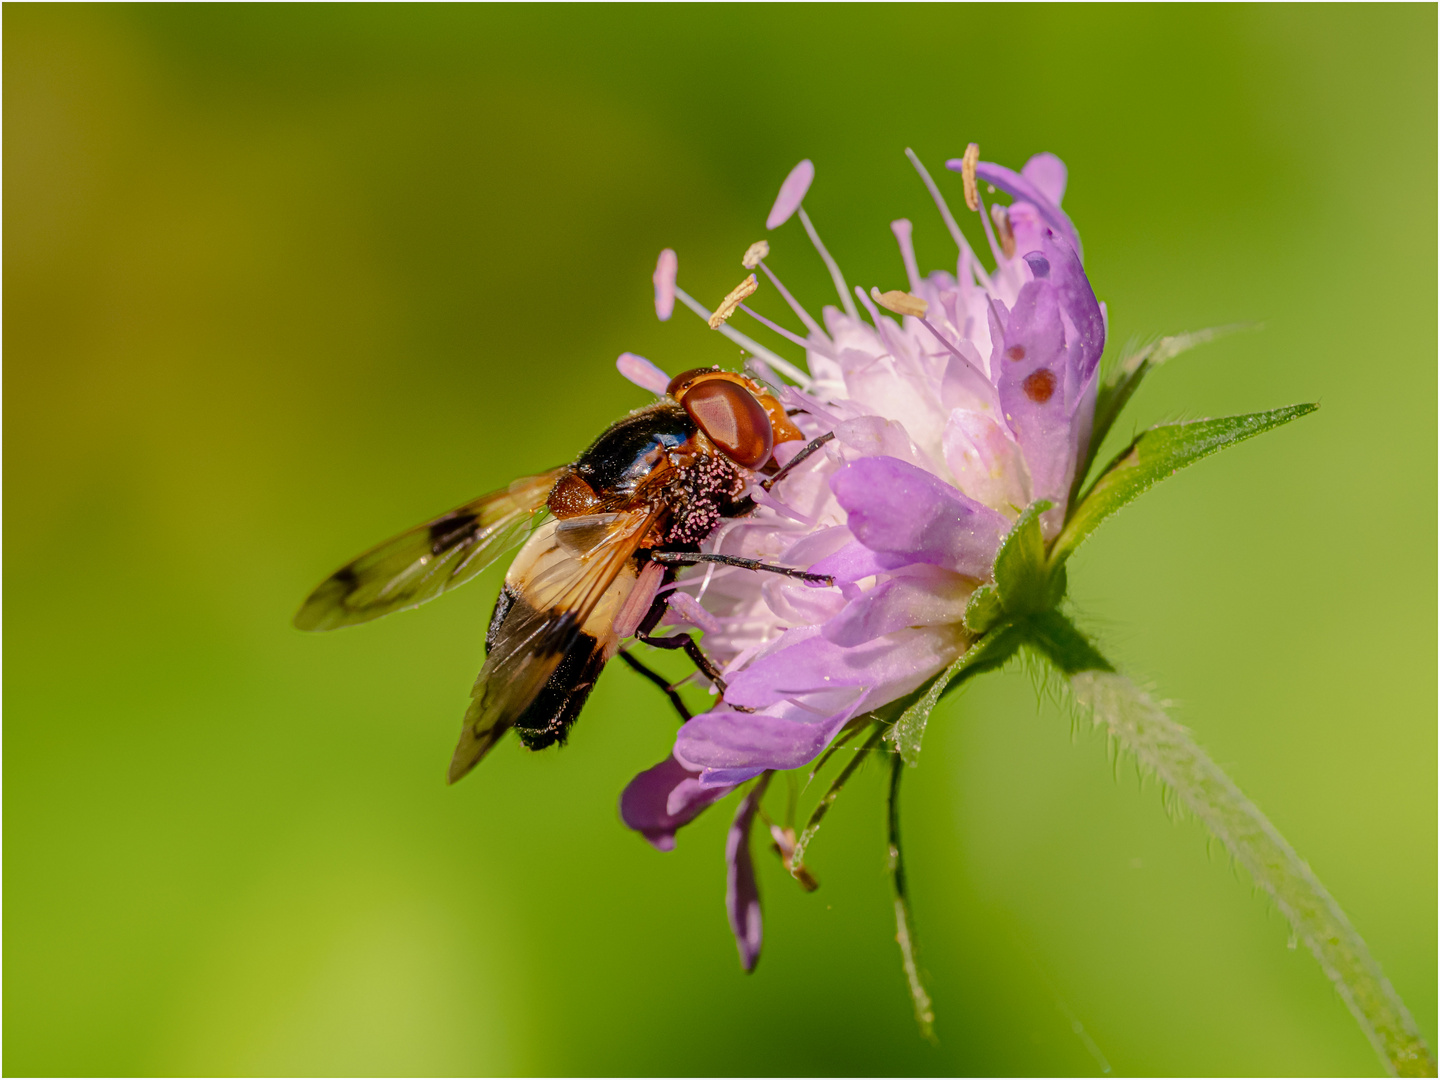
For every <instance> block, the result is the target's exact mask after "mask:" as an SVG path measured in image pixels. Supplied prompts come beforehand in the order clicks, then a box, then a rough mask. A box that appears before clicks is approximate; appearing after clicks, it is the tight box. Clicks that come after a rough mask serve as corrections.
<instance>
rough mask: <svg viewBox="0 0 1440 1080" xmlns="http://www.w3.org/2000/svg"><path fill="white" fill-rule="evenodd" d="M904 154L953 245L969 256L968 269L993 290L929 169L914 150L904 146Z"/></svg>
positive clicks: (980, 281) (988, 288)
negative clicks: (932, 201)
mask: <svg viewBox="0 0 1440 1080" xmlns="http://www.w3.org/2000/svg"><path fill="white" fill-rule="evenodd" d="M905 156H906V157H908V158H909V159H910V164H911V165H913V166H915V171H916V172H918V173H919V174H920V179H921V180H923V181H924V182H925V187H926V188H927V189H928V190H929V192H930V198H932V199H934V200H935V206H936V208H937V209H939V211H940V216H941V217H942V218H943V219H944V220H945V227H946V228H947V229H949V230H950V236H951V239H953V240H954V241H955V246H956V247H958V248H959V249H960V253H961V254H962V255H966V256H969V259H970V269H971V271H972V272H973V273H974V275H975V279H976V280H977V281H978V282H979V283H980V285H981V287H982V288H984V289H985V291H986V292H993V291H994V288H995V286H994V285H993V284H992V283H991V281H990V275H989V274H988V273H986V272H985V267H984V266H983V265H982V264H981V262H980V260H979V259H977V258H976V257H975V252H974V250H973V249H972V248H971V247H970V241H968V240H966V239H965V234H964V233H962V232H961V231H960V225H959V223H958V222H956V220H955V215H954V214H952V213H950V207H949V205H947V204H946V202H945V196H943V195H941V194H940V188H939V187H937V186H936V184H935V180H934V179H933V178H932V177H931V175H930V172H929V170H928V169H926V168H925V166H924V165H922V164H921V163H920V159H919V158H918V157H916V156H915V151H914V150H911V149H910V148H909V147H908V146H907V147H906V148H905Z"/></svg>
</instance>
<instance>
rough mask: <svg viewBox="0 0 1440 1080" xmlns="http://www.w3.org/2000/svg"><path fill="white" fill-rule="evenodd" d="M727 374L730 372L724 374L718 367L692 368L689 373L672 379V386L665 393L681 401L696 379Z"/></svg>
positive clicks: (685, 372)
mask: <svg viewBox="0 0 1440 1080" xmlns="http://www.w3.org/2000/svg"><path fill="white" fill-rule="evenodd" d="M725 374H729V372H722V371H721V370H720V369H719V368H718V367H694V368H691V369H690V370H689V371H682V372H681V373H680V374H679V375H676V376H675V377H674V378H673V379H671V380H670V385H669V386H667V387H666V388H665V392H666V393H667V394H669V395H670V396H671V397H673V398H674V399H675V400H676V401H679V400H680V399H681V398H682V397H684V396H685V391H686V389H687V388H688V387H689V386H690V384H691V383H692V382H694V381H695V380H696V379H699V378H701V377H702V376H705V375H711V376H714V375H725Z"/></svg>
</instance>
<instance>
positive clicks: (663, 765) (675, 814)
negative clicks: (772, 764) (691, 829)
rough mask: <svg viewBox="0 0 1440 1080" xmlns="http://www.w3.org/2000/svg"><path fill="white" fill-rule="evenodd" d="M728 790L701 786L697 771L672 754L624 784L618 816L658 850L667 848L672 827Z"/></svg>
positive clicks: (670, 846) (672, 842)
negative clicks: (677, 759)
mask: <svg viewBox="0 0 1440 1080" xmlns="http://www.w3.org/2000/svg"><path fill="white" fill-rule="evenodd" d="M730 790H731V788H730V787H704V786H702V785H701V783H700V773H699V771H698V770H692V769H687V768H685V766H684V765H682V764H680V762H678V761H676V760H675V757H674V755H673V754H672V755H671V756H670V757H668V758H666V759H665V760H664V761H662V762H660V764H658V765H656V766H655V767H654V768H650V769H646V770H645V771H644V772H642V773H640V774H639V775H638V776H636V777H635V779H633V780H631V781H630V783H629V784H627V785H626V786H625V790H624V791H623V792H622V793H621V795H620V818H621V820H622V821H624V822H625V824H626V825H628V826H629V827H630V828H632V829H634V830H635V831H636V832H638V833H640V834H641V835H642V836H644V837H645V839H646V840H649V841H650V843H651V844H653V845H654V846H655V847H656V848H657V849H659V850H660V851H670V850H671V849H673V848H674V847H675V830H676V829H678V828H680V826H682V825H685V824H688V823H689V822H691V821H693V820H694V819H695V817H696V816H697V815H698V814H699V813H700V811H702V810H704V809H705V808H706V807H707V806H709V805H710V804H711V803H713V802H715V801H716V800H717V799H721V798H724V796H725V795H727V794H728V793H729V792H730Z"/></svg>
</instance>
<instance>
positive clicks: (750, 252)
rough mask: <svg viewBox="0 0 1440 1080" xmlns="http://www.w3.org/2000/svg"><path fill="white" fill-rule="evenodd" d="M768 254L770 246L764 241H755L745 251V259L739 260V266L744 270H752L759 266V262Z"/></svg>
mask: <svg viewBox="0 0 1440 1080" xmlns="http://www.w3.org/2000/svg"><path fill="white" fill-rule="evenodd" d="M769 254H770V245H769V244H768V243H767V242H766V241H764V240H756V241H755V242H754V243H753V244H751V245H750V246H749V247H748V248H746V249H745V257H744V258H743V259H741V260H740V265H741V266H743V267H745V269H746V270H754V269H755V267H757V266H759V265H760V260H761V259H763V258H765V256H766V255H769Z"/></svg>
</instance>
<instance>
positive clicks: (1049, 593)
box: [966, 499, 1065, 618]
mask: <svg viewBox="0 0 1440 1080" xmlns="http://www.w3.org/2000/svg"><path fill="white" fill-rule="evenodd" d="M1052 505H1053V504H1052V503H1049V502H1047V501H1046V500H1044V499H1040V500H1038V501H1036V502H1033V503H1031V504H1030V505H1029V506H1027V507H1026V508H1025V510H1024V512H1023V513H1021V515H1020V517H1019V518H1018V519H1017V520H1016V522H1015V524H1014V526H1012V527H1011V529H1010V531H1009V532H1008V533H1007V534H1006V535H1005V539H1004V540H1003V541H1001V543H1000V550H999V551H997V552H996V553H995V588H996V590H997V591H998V594H999V601H1000V606H1001V607H1002V609H1003V610H1004V611H1005V613H1006V614H1008V615H1026V614H1029V613H1030V612H1033V611H1048V610H1049V609H1050V608H1052V607H1054V606H1055V605H1056V604H1058V603H1059V602H1060V598H1061V597H1062V596H1064V595H1065V576H1064V574H1063V572H1062V573H1060V574H1056V573H1054V572H1053V571H1052V568H1051V566H1050V563H1049V561H1048V560H1047V559H1046V557H1045V535H1044V533H1042V532H1041V531H1040V515H1041V514H1043V513H1045V511H1047V510H1049V509H1050V508H1051V506H1052ZM987 602H988V601H982V603H987ZM966 614H967V616H968V615H969V611H968V609H967V611H966ZM976 616H977V618H978V617H979V616H980V611H979V610H977V611H976Z"/></svg>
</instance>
